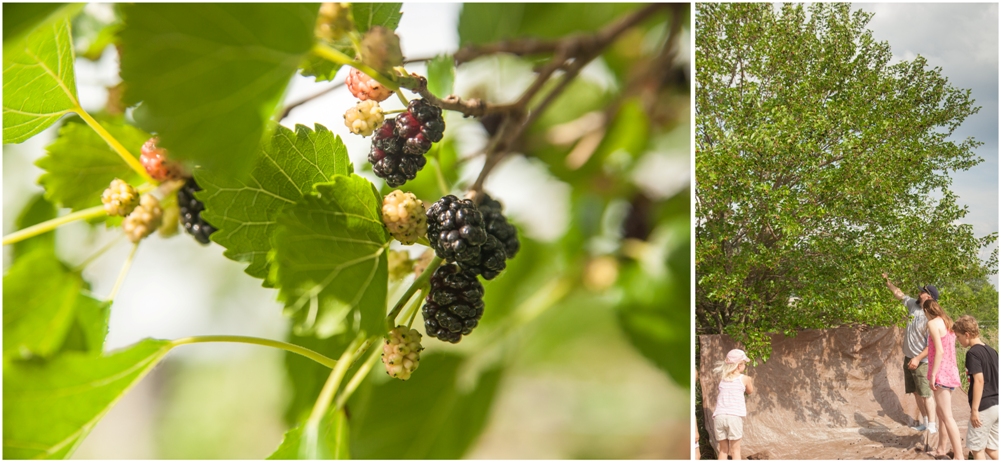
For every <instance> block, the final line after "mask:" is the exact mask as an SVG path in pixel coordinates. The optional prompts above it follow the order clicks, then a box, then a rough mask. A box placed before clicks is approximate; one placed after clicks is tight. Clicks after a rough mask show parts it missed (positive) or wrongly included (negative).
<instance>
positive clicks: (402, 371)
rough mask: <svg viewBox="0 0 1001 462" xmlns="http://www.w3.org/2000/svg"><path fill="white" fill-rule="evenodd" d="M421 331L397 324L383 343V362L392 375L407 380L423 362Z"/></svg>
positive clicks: (388, 372)
mask: <svg viewBox="0 0 1001 462" xmlns="http://www.w3.org/2000/svg"><path fill="white" fill-rule="evenodd" d="M422 350H424V347H422V346H421V333H420V332H417V329H407V328H406V327H404V326H396V328H395V329H393V330H391V331H389V335H387V336H386V341H385V343H383V345H382V363H383V364H385V365H386V373H387V374H389V375H390V377H393V378H396V379H400V380H407V379H409V378H410V375H411V374H413V373H414V371H415V370H417V366H420V364H421V351H422Z"/></svg>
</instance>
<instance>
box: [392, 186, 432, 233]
mask: <svg viewBox="0 0 1001 462" xmlns="http://www.w3.org/2000/svg"><path fill="white" fill-rule="evenodd" d="M426 213H427V212H426V211H425V210H424V202H422V201H421V200H420V199H418V198H417V196H415V195H414V194H413V193H404V192H403V191H400V190H399V189H397V190H395V191H393V192H391V193H389V194H388V195H387V196H386V197H385V198H384V199H383V200H382V222H383V224H385V225H386V228H387V229H389V234H391V235H392V236H393V237H394V238H396V240H398V241H400V242H402V243H403V244H406V245H410V244H413V243H415V242H417V239H419V238H421V237H423V236H425V235H427V232H428V219H427V214H426Z"/></svg>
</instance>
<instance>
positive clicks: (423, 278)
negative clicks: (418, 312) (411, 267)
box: [386, 256, 441, 330]
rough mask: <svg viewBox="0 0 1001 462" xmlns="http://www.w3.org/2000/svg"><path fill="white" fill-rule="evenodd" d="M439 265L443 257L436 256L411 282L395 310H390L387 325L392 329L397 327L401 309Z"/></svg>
mask: <svg viewBox="0 0 1001 462" xmlns="http://www.w3.org/2000/svg"><path fill="white" fill-rule="evenodd" d="M438 265H441V258H439V257H437V256H435V257H434V258H433V259H431V263H429V264H428V267H427V268H425V269H424V272H423V273H421V275H420V276H418V277H417V279H414V282H413V284H410V287H408V288H407V291H406V292H405V293H404V294H403V296H402V297H400V300H399V301H397V302H396V306H394V307H393V310H392V311H390V312H389V315H388V316H386V325H387V326H389V329H390V330H392V329H393V328H394V327H396V316H397V315H398V314H400V311H401V310H403V307H405V306H406V305H407V302H408V301H410V298H411V297H413V296H414V293H415V292H417V290H418V289H420V288H421V287H424V285H425V284H427V282H428V280H429V279H431V275H432V274H434V270H436V269H438Z"/></svg>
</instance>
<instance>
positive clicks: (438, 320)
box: [421, 264, 483, 343]
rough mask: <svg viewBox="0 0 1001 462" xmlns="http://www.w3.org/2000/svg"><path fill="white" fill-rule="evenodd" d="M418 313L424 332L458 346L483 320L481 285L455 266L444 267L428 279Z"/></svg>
mask: <svg viewBox="0 0 1001 462" xmlns="http://www.w3.org/2000/svg"><path fill="white" fill-rule="evenodd" d="M424 301H425V304H424V307H423V309H422V310H421V313H422V314H423V315H424V329H425V331H426V332H427V334H428V335H429V336H431V337H434V338H437V339H439V340H442V341H445V342H450V343H458V342H459V340H461V339H462V336H463V335H468V334H469V333H470V332H472V331H473V329H474V328H475V327H476V325H477V324H478V323H479V321H480V317H482V316H483V284H480V281H479V280H478V279H477V278H476V275H475V274H472V273H469V272H466V271H463V270H462V269H460V268H459V267H458V266H457V265H453V264H445V265H442V266H440V267H438V269H437V270H435V272H434V275H432V276H431V290H430V291H429V292H428V295H427V297H426V298H425V299H424Z"/></svg>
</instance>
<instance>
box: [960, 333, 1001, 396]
mask: <svg viewBox="0 0 1001 462" xmlns="http://www.w3.org/2000/svg"><path fill="white" fill-rule="evenodd" d="M974 374H984V393H983V395H981V396H980V407H979V408H977V411H983V410H985V409H987V408H989V407H991V406H997V404H998V352H997V351H995V350H994V349H993V348H991V347H989V346H987V345H982V344H979V343H978V344H976V345H973V346H972V347H970V349H969V351H967V352H966V375H967V376H968V377H969V379H970V391H969V392H968V393H967V396H968V397H969V400H970V407H972V406H973V375H974Z"/></svg>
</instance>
